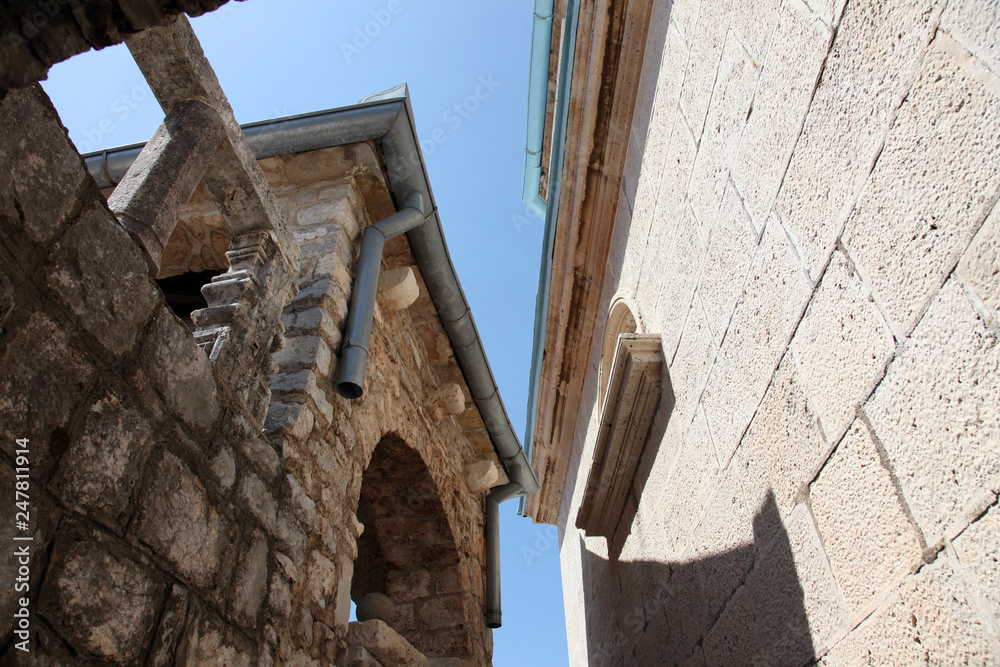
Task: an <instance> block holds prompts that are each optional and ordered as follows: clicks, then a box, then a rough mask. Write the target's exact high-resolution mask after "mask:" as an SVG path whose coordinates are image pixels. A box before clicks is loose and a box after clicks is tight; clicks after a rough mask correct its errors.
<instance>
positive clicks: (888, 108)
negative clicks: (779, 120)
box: [777, 0, 940, 279]
mask: <svg viewBox="0 0 1000 667" xmlns="http://www.w3.org/2000/svg"><path fill="white" fill-rule="evenodd" d="M935 4H940V3H937V2H934V0H893V1H891V2H880V3H864V4H853V3H852V4H850V5H849V6H848V7H847V9H846V11H845V12H844V16H843V19H842V20H841V23H840V27H839V28H838V30H837V36H836V39H835V40H834V42H833V46H832V48H831V49H830V55H829V57H828V58H827V60H826V64H825V66H824V68H823V75H822V77H821V78H820V81H819V85H818V86H817V88H816V92H815V94H814V95H813V99H812V103H811V104H810V107H809V115H808V116H806V120H805V124H804V125H803V128H802V135H801V136H800V137H799V140H798V142H797V143H796V144H795V151H794V153H793V155H792V159H791V162H790V163H789V165H788V171H787V172H786V174H785V178H784V181H783V183H782V186H781V191H780V192H779V193H778V204H777V205H778V210H779V212H780V214H781V217H782V220H783V221H784V223H785V226H786V228H787V229H788V231H789V233H790V234H791V236H792V237H793V238H794V239H795V242H796V245H797V246H798V248H799V250H800V252H801V253H802V256H803V259H804V261H805V264H806V266H807V268H808V270H809V273H810V275H811V276H812V277H813V279H818V277H819V275H820V272H821V271H822V269H823V266H825V265H826V261H827V258H828V257H829V255H830V253H831V252H832V251H833V246H834V243H835V241H836V239H837V237H838V236H839V235H840V233H841V231H842V229H843V225H844V220H845V219H846V215H847V214H848V213H849V211H850V208H851V207H852V206H853V204H854V196H855V193H856V192H857V190H858V189H859V188H860V187H861V185H862V184H863V182H864V179H865V178H866V177H867V176H868V173H869V172H870V170H871V168H872V164H873V162H874V160H875V158H876V156H877V155H878V150H879V149H880V147H881V144H882V142H883V140H884V135H885V131H886V130H887V129H888V127H889V125H890V124H891V123H892V120H893V118H894V117H895V108H896V106H897V104H898V102H897V100H898V99H899V98H900V97H901V96H902V94H903V90H904V89H905V87H908V86H909V82H910V81H911V80H912V78H913V76H914V72H915V70H916V68H917V67H918V66H919V63H920V56H921V54H922V52H923V48H924V45H925V44H926V43H927V40H928V39H930V34H931V32H932V30H933V23H934V17H935V16H936V15H937V12H936V11H934V6H935Z"/></svg>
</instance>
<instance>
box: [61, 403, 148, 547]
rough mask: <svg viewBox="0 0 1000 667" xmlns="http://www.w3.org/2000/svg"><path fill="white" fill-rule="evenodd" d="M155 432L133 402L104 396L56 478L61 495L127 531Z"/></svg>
mask: <svg viewBox="0 0 1000 667" xmlns="http://www.w3.org/2000/svg"><path fill="white" fill-rule="evenodd" d="M152 434H153V430H152V427H151V425H150V424H149V421H148V420H147V419H146V417H144V416H143V415H142V414H141V413H140V412H139V411H138V410H136V409H135V408H134V407H133V406H131V405H130V404H129V402H128V401H126V400H123V399H122V398H121V397H120V396H119V395H118V394H117V392H108V393H106V394H104V395H103V396H102V397H101V398H99V399H98V400H97V401H96V402H95V403H94V404H93V405H91V406H90V408H89V409H88V410H87V413H86V421H85V422H84V427H83V432H82V433H81V434H80V436H79V437H78V438H76V439H75V440H73V441H72V442H71V443H70V445H69V449H68V450H67V452H66V454H65V455H64V456H63V458H62V460H61V461H60V464H59V467H58V469H57V470H56V475H55V478H54V480H53V481H54V484H55V485H56V487H57V488H58V489H59V495H60V496H62V498H63V500H64V502H66V503H67V504H69V505H71V506H75V507H79V508H82V509H84V510H86V512H87V515H88V516H90V517H91V518H94V519H96V520H97V521H99V522H100V523H103V524H104V525H106V526H108V527H109V528H110V529H112V530H114V531H119V530H121V529H122V528H124V525H125V522H126V521H127V519H128V518H129V510H130V508H131V505H132V496H133V491H134V490H135V487H136V484H137V483H138V481H139V475H140V473H141V471H142V468H143V466H144V465H145V463H146V459H147V455H148V453H149V450H150V447H151V444H152Z"/></svg>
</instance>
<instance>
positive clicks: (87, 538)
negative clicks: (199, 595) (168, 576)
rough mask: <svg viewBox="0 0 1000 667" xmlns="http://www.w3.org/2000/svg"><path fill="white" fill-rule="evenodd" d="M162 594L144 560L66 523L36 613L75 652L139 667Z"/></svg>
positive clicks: (164, 590)
mask: <svg viewBox="0 0 1000 667" xmlns="http://www.w3.org/2000/svg"><path fill="white" fill-rule="evenodd" d="M166 593H167V582H166V580H165V579H164V577H163V576H162V575H161V574H160V573H159V572H157V571H156V570H155V569H154V568H153V567H152V566H151V565H150V564H149V563H148V562H147V561H146V560H145V558H143V557H142V556H141V555H139V554H138V553H135V552H133V550H132V549H131V548H130V547H128V546H127V545H126V544H125V543H123V542H121V541H119V540H117V539H115V538H112V537H109V536H107V535H105V534H104V533H101V532H99V531H97V530H94V529H90V528H87V527H86V526H84V525H83V524H81V523H78V522H76V521H70V522H68V523H66V524H64V526H63V527H62V530H61V531H60V534H59V536H58V537H57V538H56V542H55V545H54V548H53V552H52V556H51V562H50V565H49V568H48V571H47V572H46V576H45V581H44V582H43V583H42V588H41V590H40V591H39V593H38V595H39V601H38V611H39V613H40V614H41V615H43V616H44V617H45V618H46V619H47V620H48V621H49V622H50V623H52V624H53V625H54V626H55V628H56V630H57V631H58V632H59V634H60V635H61V636H62V637H65V638H66V639H67V640H69V641H70V642H72V643H73V644H75V645H76V646H77V648H78V649H79V650H82V651H85V652H86V653H88V654H90V655H92V656H94V657H96V658H98V659H99V660H103V661H107V662H111V663H115V664H139V663H140V662H142V661H144V659H145V656H146V651H147V649H148V648H149V644H150V641H151V639H152V634H153V629H154V627H155V623H156V619H157V617H158V615H159V612H160V608H161V606H162V604H163V600H164V597H165V596H166Z"/></svg>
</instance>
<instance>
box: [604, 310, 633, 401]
mask: <svg viewBox="0 0 1000 667" xmlns="http://www.w3.org/2000/svg"><path fill="white" fill-rule="evenodd" d="M636 331H637V329H636V320H635V315H633V314H632V309H631V308H629V307H628V304H627V303H625V301H624V300H623V299H621V298H618V299H615V301H614V302H612V304H611V312H610V313H609V314H608V323H607V326H605V327H604V342H603V343H602V345H601V371H600V373H601V384H600V390H599V391H600V393H599V394H598V395H597V396H598V401H597V402H598V404H599V406H600V407H601V408H603V407H604V403H605V401H607V398H608V378H609V377H611V365H612V364H613V363H614V361H615V350H616V349H617V348H618V337H619V336H620V335H622V334H629V333H636Z"/></svg>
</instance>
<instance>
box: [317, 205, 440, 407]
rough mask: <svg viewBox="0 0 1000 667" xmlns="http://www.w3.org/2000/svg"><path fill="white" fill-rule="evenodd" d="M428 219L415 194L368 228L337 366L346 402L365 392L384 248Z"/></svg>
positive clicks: (341, 389) (364, 236)
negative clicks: (400, 207) (401, 206)
mask: <svg viewBox="0 0 1000 667" xmlns="http://www.w3.org/2000/svg"><path fill="white" fill-rule="evenodd" d="M426 219H427V216H425V215H424V198H423V196H421V195H420V193H418V192H413V193H411V194H409V195H408V196H407V197H406V199H405V200H404V208H402V209H400V210H399V211H396V212H395V213H393V214H392V215H390V216H389V217H388V218H385V219H384V220H380V221H379V222H376V223H375V224H373V225H368V226H367V227H365V231H364V233H363V234H362V236H361V253H360V254H359V255H358V268H357V271H356V272H355V275H354V286H353V287H352V289H351V305H350V310H349V311H348V313H347V325H346V326H345V327H344V342H343V344H342V345H341V347H340V362H339V363H338V364H337V377H336V387H337V393H338V394H340V395H341V396H343V397H344V398H349V399H352V400H353V399H355V398H360V397H361V395H362V394H363V393H364V391H365V370H366V369H367V368H368V345H369V343H370V342H371V337H372V318H373V317H374V316H375V296H376V295H377V294H378V277H379V274H380V273H381V272H382V248H383V247H384V246H385V242H386V241H388V240H389V239H391V238H393V237H396V236H399V235H400V234H403V233H405V232H408V231H410V230H411V229H413V228H415V227H418V226H420V225H422V224H423V223H424V221H425V220H426Z"/></svg>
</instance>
